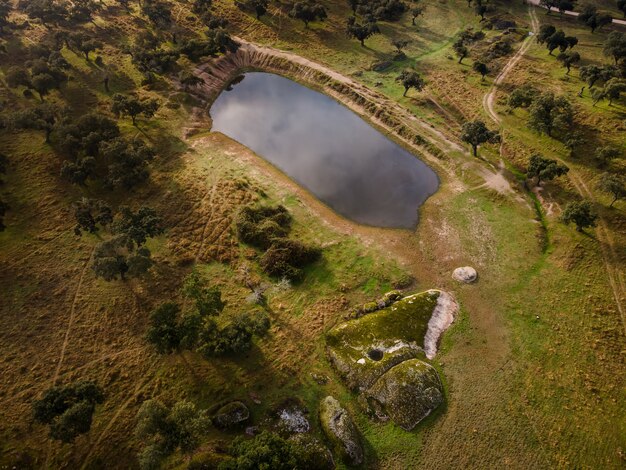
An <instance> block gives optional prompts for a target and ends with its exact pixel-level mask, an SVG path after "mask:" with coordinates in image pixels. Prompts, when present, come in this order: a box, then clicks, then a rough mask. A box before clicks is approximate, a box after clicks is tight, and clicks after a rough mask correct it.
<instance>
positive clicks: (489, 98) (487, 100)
mask: <svg viewBox="0 0 626 470" xmlns="http://www.w3.org/2000/svg"><path fill="white" fill-rule="evenodd" d="M538 1H539V0H537V2H538ZM528 14H529V15H530V22H531V27H532V32H533V34H529V35H528V37H527V38H526V39H525V40H524V44H522V47H520V48H519V49H518V50H517V52H516V53H515V55H513V57H511V60H509V61H508V62H507V64H506V65H505V66H504V67H503V68H502V70H501V71H500V73H499V74H498V76H497V77H496V79H495V80H494V81H493V85H492V86H491V88H490V89H489V91H488V92H487V94H486V95H485V96H484V97H483V107H484V108H485V111H487V114H489V117H491V119H493V121H494V122H495V123H496V124H498V125H501V124H502V120H501V119H500V116H498V113H497V112H496V110H495V107H494V104H495V101H496V93H497V92H498V86H499V85H500V84H501V83H502V82H503V81H504V79H505V78H506V77H507V76H508V74H509V73H510V72H511V70H513V68H515V66H516V65H517V63H518V62H519V61H520V59H521V58H522V57H523V56H524V54H525V53H526V52H527V51H528V49H530V46H531V45H532V40H533V38H534V36H535V35H536V34H537V31H538V30H539V20H538V19H537V14H536V12H535V10H534V9H533V8H531V7H528Z"/></svg>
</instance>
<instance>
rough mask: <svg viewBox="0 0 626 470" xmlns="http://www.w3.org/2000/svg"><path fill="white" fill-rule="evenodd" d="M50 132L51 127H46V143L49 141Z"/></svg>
mask: <svg viewBox="0 0 626 470" xmlns="http://www.w3.org/2000/svg"><path fill="white" fill-rule="evenodd" d="M50 134H52V129H46V144H49V143H50Z"/></svg>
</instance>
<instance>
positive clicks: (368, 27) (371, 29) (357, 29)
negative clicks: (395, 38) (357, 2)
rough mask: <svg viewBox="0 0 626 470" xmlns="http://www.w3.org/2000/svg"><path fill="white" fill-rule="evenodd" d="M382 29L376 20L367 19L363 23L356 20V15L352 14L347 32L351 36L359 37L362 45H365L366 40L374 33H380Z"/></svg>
mask: <svg viewBox="0 0 626 470" xmlns="http://www.w3.org/2000/svg"><path fill="white" fill-rule="evenodd" d="M379 33H380V29H379V28H378V25H377V24H376V22H375V21H373V18H372V21H366V22H365V23H363V24H361V23H358V22H357V21H356V18H355V17H354V16H351V17H349V18H348V20H347V26H346V34H347V35H348V37H349V38H354V39H357V40H358V41H359V42H360V43H361V46H362V47H365V40H366V39H367V38H369V37H371V36H373V35H374V34H379Z"/></svg>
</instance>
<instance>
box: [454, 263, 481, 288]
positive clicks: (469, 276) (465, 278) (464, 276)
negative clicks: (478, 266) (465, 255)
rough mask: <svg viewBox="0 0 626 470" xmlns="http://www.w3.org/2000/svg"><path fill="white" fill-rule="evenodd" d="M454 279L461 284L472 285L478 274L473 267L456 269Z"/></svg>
mask: <svg viewBox="0 0 626 470" xmlns="http://www.w3.org/2000/svg"><path fill="white" fill-rule="evenodd" d="M452 277H453V278H454V279H456V280H457V281H459V282H465V283H466V284H471V283H472V282H474V281H475V280H476V278H477V277H478V273H477V272H476V270H475V269H474V268H472V267H471V266H464V267H462V268H456V269H455V270H454V272H453V273H452Z"/></svg>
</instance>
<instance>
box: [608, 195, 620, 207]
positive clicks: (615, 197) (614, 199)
mask: <svg viewBox="0 0 626 470" xmlns="http://www.w3.org/2000/svg"><path fill="white" fill-rule="evenodd" d="M618 199H619V198H618V197H617V196H614V197H613V201H612V202H611V204H610V205H609V207H613V204H615V201H617V200H618Z"/></svg>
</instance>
